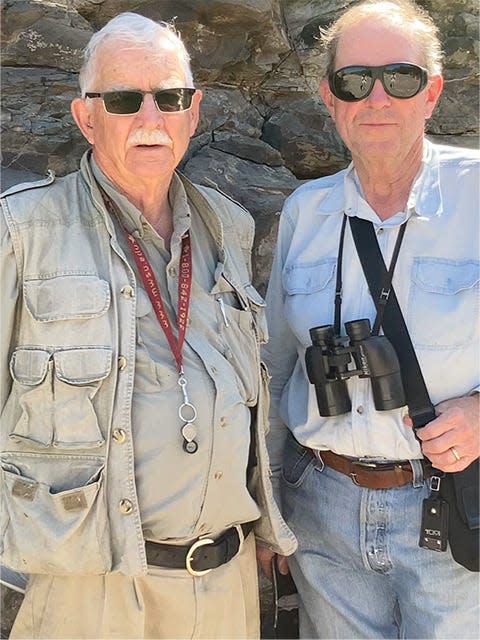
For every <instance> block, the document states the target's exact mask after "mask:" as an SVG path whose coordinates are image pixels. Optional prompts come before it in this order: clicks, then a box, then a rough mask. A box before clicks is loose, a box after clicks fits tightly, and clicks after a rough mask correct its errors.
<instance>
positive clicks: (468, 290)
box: [407, 258, 480, 349]
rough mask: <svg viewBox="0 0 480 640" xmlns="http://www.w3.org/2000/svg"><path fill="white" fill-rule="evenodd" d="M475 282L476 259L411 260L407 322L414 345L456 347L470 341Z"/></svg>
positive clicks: (479, 267)
mask: <svg viewBox="0 0 480 640" xmlns="http://www.w3.org/2000/svg"><path fill="white" fill-rule="evenodd" d="M479 282H480V263H479V262H478V261H477V260H447V259H443V258H416V259H415V260H414V262H413V266H412V283H411V286H410V295H409V301H408V321H407V324H408V327H409V331H410V335H411V336H412V341H413V343H414V344H415V346H416V347H419V348H425V349H458V348H461V347H464V346H466V345H468V344H469V343H471V342H472V340H473V338H474V334H475V330H476V326H477V323H478V303H479V295H478V294H479ZM472 348H474V347H472Z"/></svg>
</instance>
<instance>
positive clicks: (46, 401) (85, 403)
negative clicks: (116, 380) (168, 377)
mask: <svg viewBox="0 0 480 640" xmlns="http://www.w3.org/2000/svg"><path fill="white" fill-rule="evenodd" d="M111 364H112V352H111V350H110V349H108V348H104V347H86V348H84V347H78V348H69V349H64V350H59V351H53V352H52V351H49V350H47V349H36V348H23V347H22V348H18V349H16V350H15V351H14V353H13V355H12V358H11V361H10V371H11V374H12V378H13V380H14V393H16V394H17V397H18V404H19V407H20V415H19V418H18V420H17V421H16V424H15V426H14V428H13V431H12V432H11V433H10V436H9V437H10V438H11V439H12V440H14V441H17V442H21V441H25V442H28V443H31V444H34V445H37V446H40V447H56V448H60V449H91V448H97V447H100V446H102V445H103V443H104V438H103V436H102V433H101V431H100V428H99V424H98V420H97V415H96V412H95V407H94V398H95V395H96V394H97V391H98V389H99V388H100V385H101V383H102V380H104V379H105V378H106V377H107V376H108V375H109V373H110V371H111Z"/></svg>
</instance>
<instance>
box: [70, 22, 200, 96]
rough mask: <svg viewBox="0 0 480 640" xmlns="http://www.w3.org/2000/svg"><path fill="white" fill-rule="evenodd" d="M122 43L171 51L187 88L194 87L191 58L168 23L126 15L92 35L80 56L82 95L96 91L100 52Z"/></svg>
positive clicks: (135, 47) (137, 47)
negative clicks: (109, 46) (182, 72)
mask: <svg viewBox="0 0 480 640" xmlns="http://www.w3.org/2000/svg"><path fill="white" fill-rule="evenodd" d="M117 40H119V41H120V40H121V41H122V42H127V43H131V44H132V48H134V49H141V48H142V47H146V46H149V47H152V46H154V47H157V48H158V50H159V53H161V52H162V48H168V49H173V50H174V51H175V52H176V54H177V57H178V61H179V63H180V65H181V67H182V69H183V71H184V74H185V83H186V86H187V87H193V75H192V70H191V67H190V56H189V55H188V52H187V50H186V48H185V45H184V44H183V42H182V39H181V37H180V34H179V33H178V32H177V31H176V30H175V27H174V26H173V25H172V24H170V23H168V22H155V21H154V20H150V18H146V17H145V16H141V15H139V14H138V13H131V12H128V11H127V12H125V13H120V14H119V15H118V16H116V17H115V18H112V19H111V20H110V21H109V22H107V24H106V25H105V26H104V27H102V29H100V31H97V32H96V33H94V34H93V36H92V37H91V38H90V41H89V43H88V44H87V46H86V48H85V51H84V53H83V59H84V62H83V65H82V67H81V69H80V74H79V78H78V81H79V84H80V90H81V92H82V95H84V94H85V92H86V91H92V90H93V89H95V87H93V86H92V84H93V83H94V82H95V78H96V73H97V63H98V55H99V50H101V48H102V46H103V45H104V44H106V43H107V42H112V41H117Z"/></svg>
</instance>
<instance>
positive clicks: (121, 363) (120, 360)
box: [118, 356, 127, 371]
mask: <svg viewBox="0 0 480 640" xmlns="http://www.w3.org/2000/svg"><path fill="white" fill-rule="evenodd" d="M126 367H127V359H126V358H125V356H120V357H119V358H118V369H119V371H123V370H124V369H125V368H126Z"/></svg>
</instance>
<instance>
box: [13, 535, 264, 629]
mask: <svg viewBox="0 0 480 640" xmlns="http://www.w3.org/2000/svg"><path fill="white" fill-rule="evenodd" d="M259 618H260V615H259V602H258V582H257V564H256V558H255V538H254V536H253V534H250V535H249V536H248V538H247V539H246V540H245V542H244V544H243V548H242V549H241V551H240V553H239V554H237V556H236V557H235V558H233V560H231V561H230V562H228V563H227V564H225V565H223V566H221V567H218V568H217V569H214V570H213V571H211V572H210V573H208V574H206V575H204V576H199V577H192V576H191V575H189V574H188V573H187V572H186V571H183V570H177V569H160V568H158V567H149V573H148V575H146V576H143V577H136V578H132V577H129V576H124V575H121V574H109V575H106V576H66V577H65V576H48V575H34V576H31V578H30V582H29V587H28V589H27V592H26V594H25V599H24V601H23V604H22V606H21V608H20V611H19V613H18V616H17V619H16V621H15V624H14V626H13V629H12V632H11V635H10V638H11V639H12V640H13V639H15V638H23V639H26V638H28V639H31V638H57V639H65V638H89V639H95V640H99V639H100V638H117V639H119V638H131V639H137V638H138V639H140V638H212V639H213V638H219V639H220V638H222V639H223V638H225V639H227V638H259V636H260V619H259Z"/></svg>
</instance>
